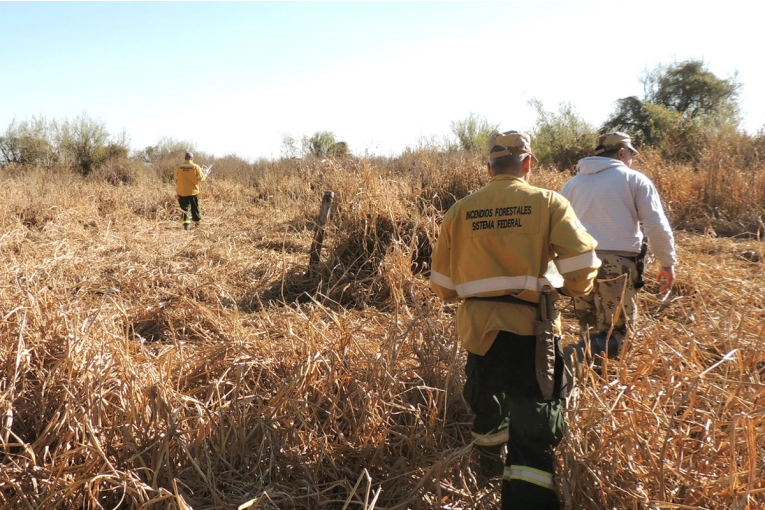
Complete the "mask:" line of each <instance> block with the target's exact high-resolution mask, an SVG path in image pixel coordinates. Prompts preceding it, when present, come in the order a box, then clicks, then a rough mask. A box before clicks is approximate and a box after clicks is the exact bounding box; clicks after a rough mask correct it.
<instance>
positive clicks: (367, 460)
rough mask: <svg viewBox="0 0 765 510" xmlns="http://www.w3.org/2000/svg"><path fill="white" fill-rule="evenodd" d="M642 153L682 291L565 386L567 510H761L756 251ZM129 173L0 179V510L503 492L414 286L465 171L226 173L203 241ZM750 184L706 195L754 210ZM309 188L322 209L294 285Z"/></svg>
mask: <svg viewBox="0 0 765 510" xmlns="http://www.w3.org/2000/svg"><path fill="white" fill-rule="evenodd" d="M642 157H644V158H645V159H644V160H643V164H644V166H645V167H647V172H649V173H650V175H651V177H652V178H653V179H654V180H655V181H656V182H657V185H658V186H659V187H660V190H661V192H662V196H663V197H664V199H665V201H666V202H668V203H669V204H670V207H669V208H670V210H671V213H670V214H671V217H672V220H673V222H674V223H675V224H682V225H686V226H690V225H691V224H698V226H699V230H698V231H697V232H696V233H691V232H680V233H679V235H678V246H679V251H680V260H681V263H680V266H679V267H678V271H677V272H678V276H677V277H678V285H677V287H676V289H675V291H673V293H672V294H670V295H669V296H666V297H665V296H660V295H658V294H657V293H658V287H657V286H656V285H654V284H652V283H649V285H648V286H647V289H646V291H645V292H643V293H642V294H641V307H642V312H643V314H642V317H641V321H640V323H639V327H638V331H637V334H636V337H635V339H634V341H633V342H632V343H631V345H630V346H629V347H628V350H627V352H626V355H625V356H624V357H623V358H622V359H621V360H620V361H617V362H613V361H612V362H610V363H609V364H607V365H606V366H604V367H601V368H597V369H596V368H586V369H585V370H584V373H583V374H582V378H581V380H580V384H579V386H578V388H577V390H576V392H575V394H574V395H573V396H572V397H571V399H570V402H569V412H568V422H569V432H568V436H567V437H566V439H565V441H564V444H563V445H562V447H561V448H560V450H559V451H560V455H559V464H560V471H559V474H560V476H559V478H558V486H559V489H560V492H561V496H562V500H563V501H564V503H565V505H566V508H586V509H593V510H594V509H605V508H609V509H610V508H634V509H643V508H645V509H649V508H709V509H716V508H737V509H757V508H762V507H763V506H764V505H765V482H763V480H764V479H765V352H764V351H763V348H762V345H763V336H764V335H765V291H763V288H762V283H761V282H762V276H761V275H762V262H761V260H762V255H763V245H762V242H761V241H759V240H758V238H757V236H758V231H757V229H756V228H755V229H754V230H749V231H750V232H751V235H750V236H748V237H747V236H739V237H738V238H722V237H718V236H717V234H720V235H722V233H721V232H718V230H719V226H715V225H714V224H712V220H714V219H715V218H714V217H709V218H707V219H708V222H707V223H706V224H703V223H702V222H703V221H704V216H703V214H702V212H700V209H699V208H698V206H697V208H696V209H693V208H692V207H691V204H688V205H685V206H684V207H685V208H684V209H683V208H681V207H680V206H681V205H682V204H684V203H685V201H687V200H689V199H690V198H692V197H693V196H698V194H699V193H705V192H706V193H711V192H712V191H714V190H711V189H710V186H709V182H710V180H709V177H708V176H707V175H706V174H705V173H703V172H694V171H693V169H684V168H679V169H666V168H663V167H661V165H660V162H659V161H658V159H651V155H650V154H647V155H644V156H642ZM638 166H639V165H638ZM130 171H132V172H138V174H139V175H137V176H130V177H114V178H113V177H111V176H114V175H117V176H122V175H123V174H124V173H125V172H128V173H129V172H130ZM141 172H144V170H141V169H132V170H130V169H129V168H128V167H126V166H123V167H120V168H117V169H113V170H112V171H110V170H108V169H106V170H104V178H103V179H102V180H99V179H97V178H95V177H93V176H89V177H88V178H82V177H78V176H74V175H71V174H67V173H65V172H62V173H61V175H56V176H51V175H46V174H40V173H39V172H36V171H35V170H34V169H24V168H21V169H19V168H17V169H15V170H14V171H13V172H12V173H9V174H6V175H5V177H4V180H3V186H2V188H0V226H1V227H0V253H1V254H2V259H1V262H0V264H1V265H0V275H1V279H0V420H2V427H1V428H0V464H2V469H0V506H2V507H3V508H9V509H17V508H18V509H51V508H56V509H80V508H93V509H95V508H108V509H112V508H119V509H123V508H125V509H126V508H177V509H181V510H186V509H188V508H194V509H204V508H221V509H236V508H238V507H239V506H240V505H246V504H250V506H249V508H264V509H289V508H295V509H299V508H304V509H315V508H329V509H338V510H339V509H346V508H348V509H351V508H357V509H371V508H387V509H405V508H412V509H430V508H444V509H446V508H454V509H456V508H476V509H479V508H486V509H488V508H496V507H497V506H498V501H499V491H498V483H497V484H495V485H494V486H492V485H490V484H489V485H487V484H482V483H480V481H479V480H478V479H477V478H476V476H475V474H474V472H473V470H472V466H471V459H470V451H471V450H470V446H469V441H470V419H471V417H470V413H469V411H468V409H467V406H466V404H465V403H464V401H463V400H462V397H461V389H462V382H463V371H462V370H463V363H464V353H463V352H462V351H461V350H460V348H459V347H458V345H457V343H456V339H455V338H454V329H453V313H454V305H443V304H441V303H439V302H438V301H437V300H436V299H435V298H434V296H433V295H432V294H431V293H430V291H429V289H428V288H427V279H426V274H427V273H423V271H426V270H427V265H426V264H427V261H428V259H429V250H430V247H431V245H432V243H433V242H434V240H435V236H436V233H437V230H438V225H439V223H440V218H441V214H442V213H443V211H444V210H445V209H446V208H448V206H449V205H450V203H452V201H453V200H454V199H455V198H459V196H458V195H461V194H464V193H467V192H469V191H470V190H472V189H475V188H477V187H478V186H480V185H481V183H482V182H483V179H484V175H485V171H484V169H483V163H482V162H481V161H480V159H479V158H471V157H466V156H454V158H453V159H449V158H447V157H446V156H444V155H435V154H432V153H427V152H423V153H420V154H408V155H406V156H405V157H402V158H401V159H399V160H396V161H393V162H386V161H357V160H353V159H348V160H345V161H341V162H335V161H331V160H329V161H325V162H319V161H313V160H307V161H283V162H278V163H273V164H269V165H265V164H264V165H261V166H256V168H255V169H251V172H252V175H240V173H241V172H245V170H243V169H242V168H239V166H235V165H232V166H231V168H228V169H227V170H226V172H228V173H227V174H226V175H225V178H224V176H220V177H219V178H216V176H215V174H214V175H213V177H212V178H211V179H210V181H209V182H208V183H207V184H206V185H204V186H203V195H202V200H201V207H202V214H203V216H204V226H203V227H201V228H199V229H196V230H192V231H189V232H185V231H183V230H182V229H181V228H180V222H179V221H178V212H177V210H176V203H175V200H174V198H173V197H174V190H173V188H172V186H171V185H170V184H168V183H163V182H162V181H161V180H160V179H159V178H156V174H157V172H156V171H155V170H152V169H148V170H145V173H143V174H142V173H141ZM237 172H239V173H237ZM160 173H161V172H160ZM762 175H763V172H762V171H760V172H758V173H757V174H753V175H752V176H751V177H750V178H749V180H745V179H742V178H738V177H735V175H734V176H733V177H731V178H730V179H729V180H727V181H725V182H724V183H717V184H719V186H737V187H741V186H747V189H738V194H737V195H736V197H738V199H739V200H745V199H746V200H748V199H749V198H751V197H752V196H757V195H756V194H757V193H761V192H762ZM152 176H154V177H152ZM565 179H566V176H565V175H562V174H558V173H553V172H538V173H537V174H536V175H535V176H534V183H535V184H538V185H544V186H547V187H551V188H553V189H559V188H560V186H561V185H562V184H563V182H564V181H565ZM732 183H734V184H732ZM717 184H716V185H717ZM324 190H333V191H334V192H335V202H334V207H333V212H332V215H331V216H330V224H329V225H328V229H327V234H326V237H325V249H324V251H323V254H322V262H321V264H320V265H319V267H316V268H313V269H312V270H310V271H309V268H308V249H309V246H310V243H311V239H312V236H313V222H314V220H315V215H316V213H317V212H318V206H319V203H320V200H321V196H322V193H323V191H324ZM722 191H723V192H722V194H721V195H720V196H721V197H723V196H728V195H730V194H731V193H732V192H731V191H730V189H729V188H725V190H722ZM435 197H442V198H438V199H436V198H435ZM721 200H722V198H721ZM722 203H724V204H726V207H727V209H726V211H735V210H736V209H734V207H733V205H732V204H733V202H731V201H730V200H728V199H727V198H725V200H724V201H723V202H722ZM762 203H763V202H762V201H760V202H759V204H762ZM758 207H759V209H757V208H756V207H755V206H754V205H753V203H752V202H748V203H747V204H741V205H740V206H739V209H740V210H744V209H746V210H747V214H750V215H753V217H754V218H757V217H760V216H758V214H759V215H762V207H761V205H760V206H758ZM678 210H682V211H688V212H687V214H689V215H691V216H688V217H685V216H678ZM691 213H693V214H691ZM726 214H729V217H734V216H732V215H733V212H728V213H726ZM741 217H742V216H740V215H739V216H735V217H734V220H733V223H736V222H739V223H740V224H741V225H744V222H743V220H741V219H740V218H741ZM746 225H749V226H751V225H756V223H754V224H753V223H747V224H746ZM746 225H745V226H746ZM746 231H747V230H746V229H745V230H744V232H746ZM715 232H716V233H715ZM648 267H649V272H648V278H653V277H655V272H653V271H654V270H655V267H654V265H653V264H649V265H648ZM566 316H567V319H566V323H565V326H566V329H567V330H568V332H569V333H571V332H572V331H573V330H574V327H575V325H574V322H573V321H572V320H571V316H570V311H569V309H567V310H566ZM571 338H572V337H571V335H569V336H568V339H567V340H568V341H571Z"/></svg>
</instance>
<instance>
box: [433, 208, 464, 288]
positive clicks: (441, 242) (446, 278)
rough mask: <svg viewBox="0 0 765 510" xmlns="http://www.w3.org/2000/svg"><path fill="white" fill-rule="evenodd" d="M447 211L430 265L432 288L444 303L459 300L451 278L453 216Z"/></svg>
mask: <svg viewBox="0 0 765 510" xmlns="http://www.w3.org/2000/svg"><path fill="white" fill-rule="evenodd" d="M449 213H450V211H447V213H446V215H444V221H443V223H442V224H441V230H440V232H439V234H438V240H437V241H436V245H435V247H434V248H433V254H432V257H431V265H430V288H431V289H432V290H433V292H435V293H436V295H437V296H438V297H439V298H441V300H442V301H454V300H455V299H457V297H458V296H457V291H456V290H455V288H454V283H453V282H452V277H451V232H450V225H451V219H450V218H451V215H450V214H449Z"/></svg>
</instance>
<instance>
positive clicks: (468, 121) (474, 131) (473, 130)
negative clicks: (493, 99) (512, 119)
mask: <svg viewBox="0 0 765 510" xmlns="http://www.w3.org/2000/svg"><path fill="white" fill-rule="evenodd" d="M450 127H451V130H452V133H454V135H455V136H456V137H457V140H458V142H459V145H460V147H462V149H463V150H466V151H469V152H476V151H482V150H484V149H485V148H486V142H487V141H488V140H489V137H490V136H491V135H492V134H494V133H495V132H496V131H497V130H498V129H499V124H490V123H489V121H487V120H486V119H485V118H483V117H479V116H478V115H476V114H474V113H472V112H471V113H470V115H468V117H467V118H465V119H462V120H457V121H453V122H452V123H451V125H450Z"/></svg>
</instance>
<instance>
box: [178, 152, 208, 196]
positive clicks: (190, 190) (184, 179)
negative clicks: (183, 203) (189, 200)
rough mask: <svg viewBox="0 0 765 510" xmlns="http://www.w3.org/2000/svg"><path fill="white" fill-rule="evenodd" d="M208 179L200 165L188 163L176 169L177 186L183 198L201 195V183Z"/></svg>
mask: <svg viewBox="0 0 765 510" xmlns="http://www.w3.org/2000/svg"><path fill="white" fill-rule="evenodd" d="M205 179H207V174H205V173H204V172H203V171H202V167H200V166H199V165H197V164H195V163H192V162H190V161H189V162H186V163H183V164H181V165H178V166H177V167H175V186H176V189H177V190H178V194H179V195H180V196H182V197H190V196H192V195H198V194H199V183H200V182H204V180H205Z"/></svg>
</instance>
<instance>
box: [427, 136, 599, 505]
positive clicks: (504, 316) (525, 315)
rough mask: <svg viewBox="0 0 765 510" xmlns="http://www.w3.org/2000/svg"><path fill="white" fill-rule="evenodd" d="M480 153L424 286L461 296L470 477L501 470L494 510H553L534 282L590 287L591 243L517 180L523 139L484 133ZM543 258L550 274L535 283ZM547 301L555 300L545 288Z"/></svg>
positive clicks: (551, 422)
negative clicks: (482, 180)
mask: <svg viewBox="0 0 765 510" xmlns="http://www.w3.org/2000/svg"><path fill="white" fill-rule="evenodd" d="M488 150H489V163H488V172H489V175H490V177H491V180H490V181H489V183H488V184H487V185H486V186H484V187H483V188H481V189H480V190H478V191H476V192H475V193H472V194H471V195H468V196H467V197H465V198H463V199H462V200H460V201H458V202H457V203H456V204H454V205H453V206H452V207H451V208H450V209H449V210H448V211H447V212H446V214H445V215H444V220H443V224H442V226H441V231H440V234H439V237H438V241H437V243H436V245H435V247H434V249H433V260H432V268H431V276H430V286H431V288H432V290H433V291H434V292H435V293H436V294H437V295H438V296H439V297H440V298H441V299H442V300H444V301H452V300H456V299H462V300H463V301H462V303H461V305H460V307H459V308H458V311H457V332H458V335H459V339H460V342H461V344H462V346H463V347H464V348H465V349H466V350H467V351H468V358H467V363H466V366H465V371H466V375H467V378H466V382H465V387H464V392H463V393H464V396H465V399H466V400H467V402H468V403H469V404H470V407H471V409H472V410H473V412H474V413H475V419H474V422H473V439H474V445H475V447H476V449H477V450H478V453H479V459H480V460H481V468H482V471H483V472H484V474H485V475H487V476H492V475H499V473H500V472H501V473H502V475H503V476H502V508H503V510H507V509H530V508H534V509H537V510H539V509H545V510H546V509H548V508H549V509H555V510H558V508H559V506H558V496H557V492H556V490H555V485H554V483H553V465H554V457H553V448H554V447H555V446H556V445H557V444H558V443H559V442H560V440H561V439H562V435H563V430H564V427H565V423H564V420H563V410H562V406H563V400H562V392H565V387H564V386H565V382H564V379H565V377H564V363H563V357H562V354H561V349H560V319H559V317H558V312H556V311H553V315H555V317H553V319H554V325H555V326H554V328H553V329H554V330H555V333H554V351H555V353H554V362H553V361H552V360H551V361H550V362H549V363H548V367H549V371H550V373H552V372H553V370H554V375H555V377H554V382H555V384H554V391H553V393H552V398H548V399H545V398H544V396H543V393H542V391H541V390H540V385H539V384H538V383H537V371H538V368H539V367H538V365H536V356H537V348H536V344H537V339H536V336H535V323H536V321H537V319H538V315H539V307H538V303H539V301H540V296H541V291H542V289H543V288H544V286H546V285H547V286H549V287H556V288H558V287H562V289H563V291H564V292H565V293H566V294H569V295H572V296H579V295H583V294H585V293H587V292H589V291H590V290H591V289H592V285H593V279H594V278H595V275H596V274H597V269H598V267H599V266H600V261H599V260H598V258H597V257H596V255H595V247H596V245H597V243H596V241H595V240H594V239H593V238H592V237H591V236H590V235H589V234H588V233H587V232H586V230H585V229H584V227H582V225H581V223H579V220H577V218H576V215H575V214H574V211H573V209H572V208H571V206H570V205H569V203H568V201H567V200H566V199H565V198H563V197H562V196H560V195H559V194H558V193H555V192H554V191H550V190H546V189H541V188H536V187H534V186H531V185H530V184H529V183H528V177H529V174H530V172H531V165H532V163H534V164H535V163H537V159H536V157H535V156H534V155H533V154H532V152H531V147H530V139H529V137H528V135H526V134H523V133H519V132H516V131H508V132H505V133H496V134H494V135H492V137H491V138H490V139H489V141H488ZM550 262H553V263H554V266H555V267H556V268H557V272H556V271H550V275H549V276H546V274H548V270H549V269H551V268H550V267H549V265H550ZM552 274H555V277H553V276H552ZM553 280H556V281H553ZM552 298H553V299H557V298H558V293H557V291H556V290H552ZM550 358H553V356H551V357H550ZM553 364H554V367H553ZM505 442H507V458H506V460H505V462H504V468H503V466H502V461H501V454H500V452H501V449H502V447H503V445H504V443H505ZM492 459H496V460H497V461H498V463H497V462H495V464H494V465H492ZM497 464H498V465H497ZM492 467H493V468H494V469H497V468H498V470H499V472H495V473H492V471H493V470H494V469H492Z"/></svg>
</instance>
